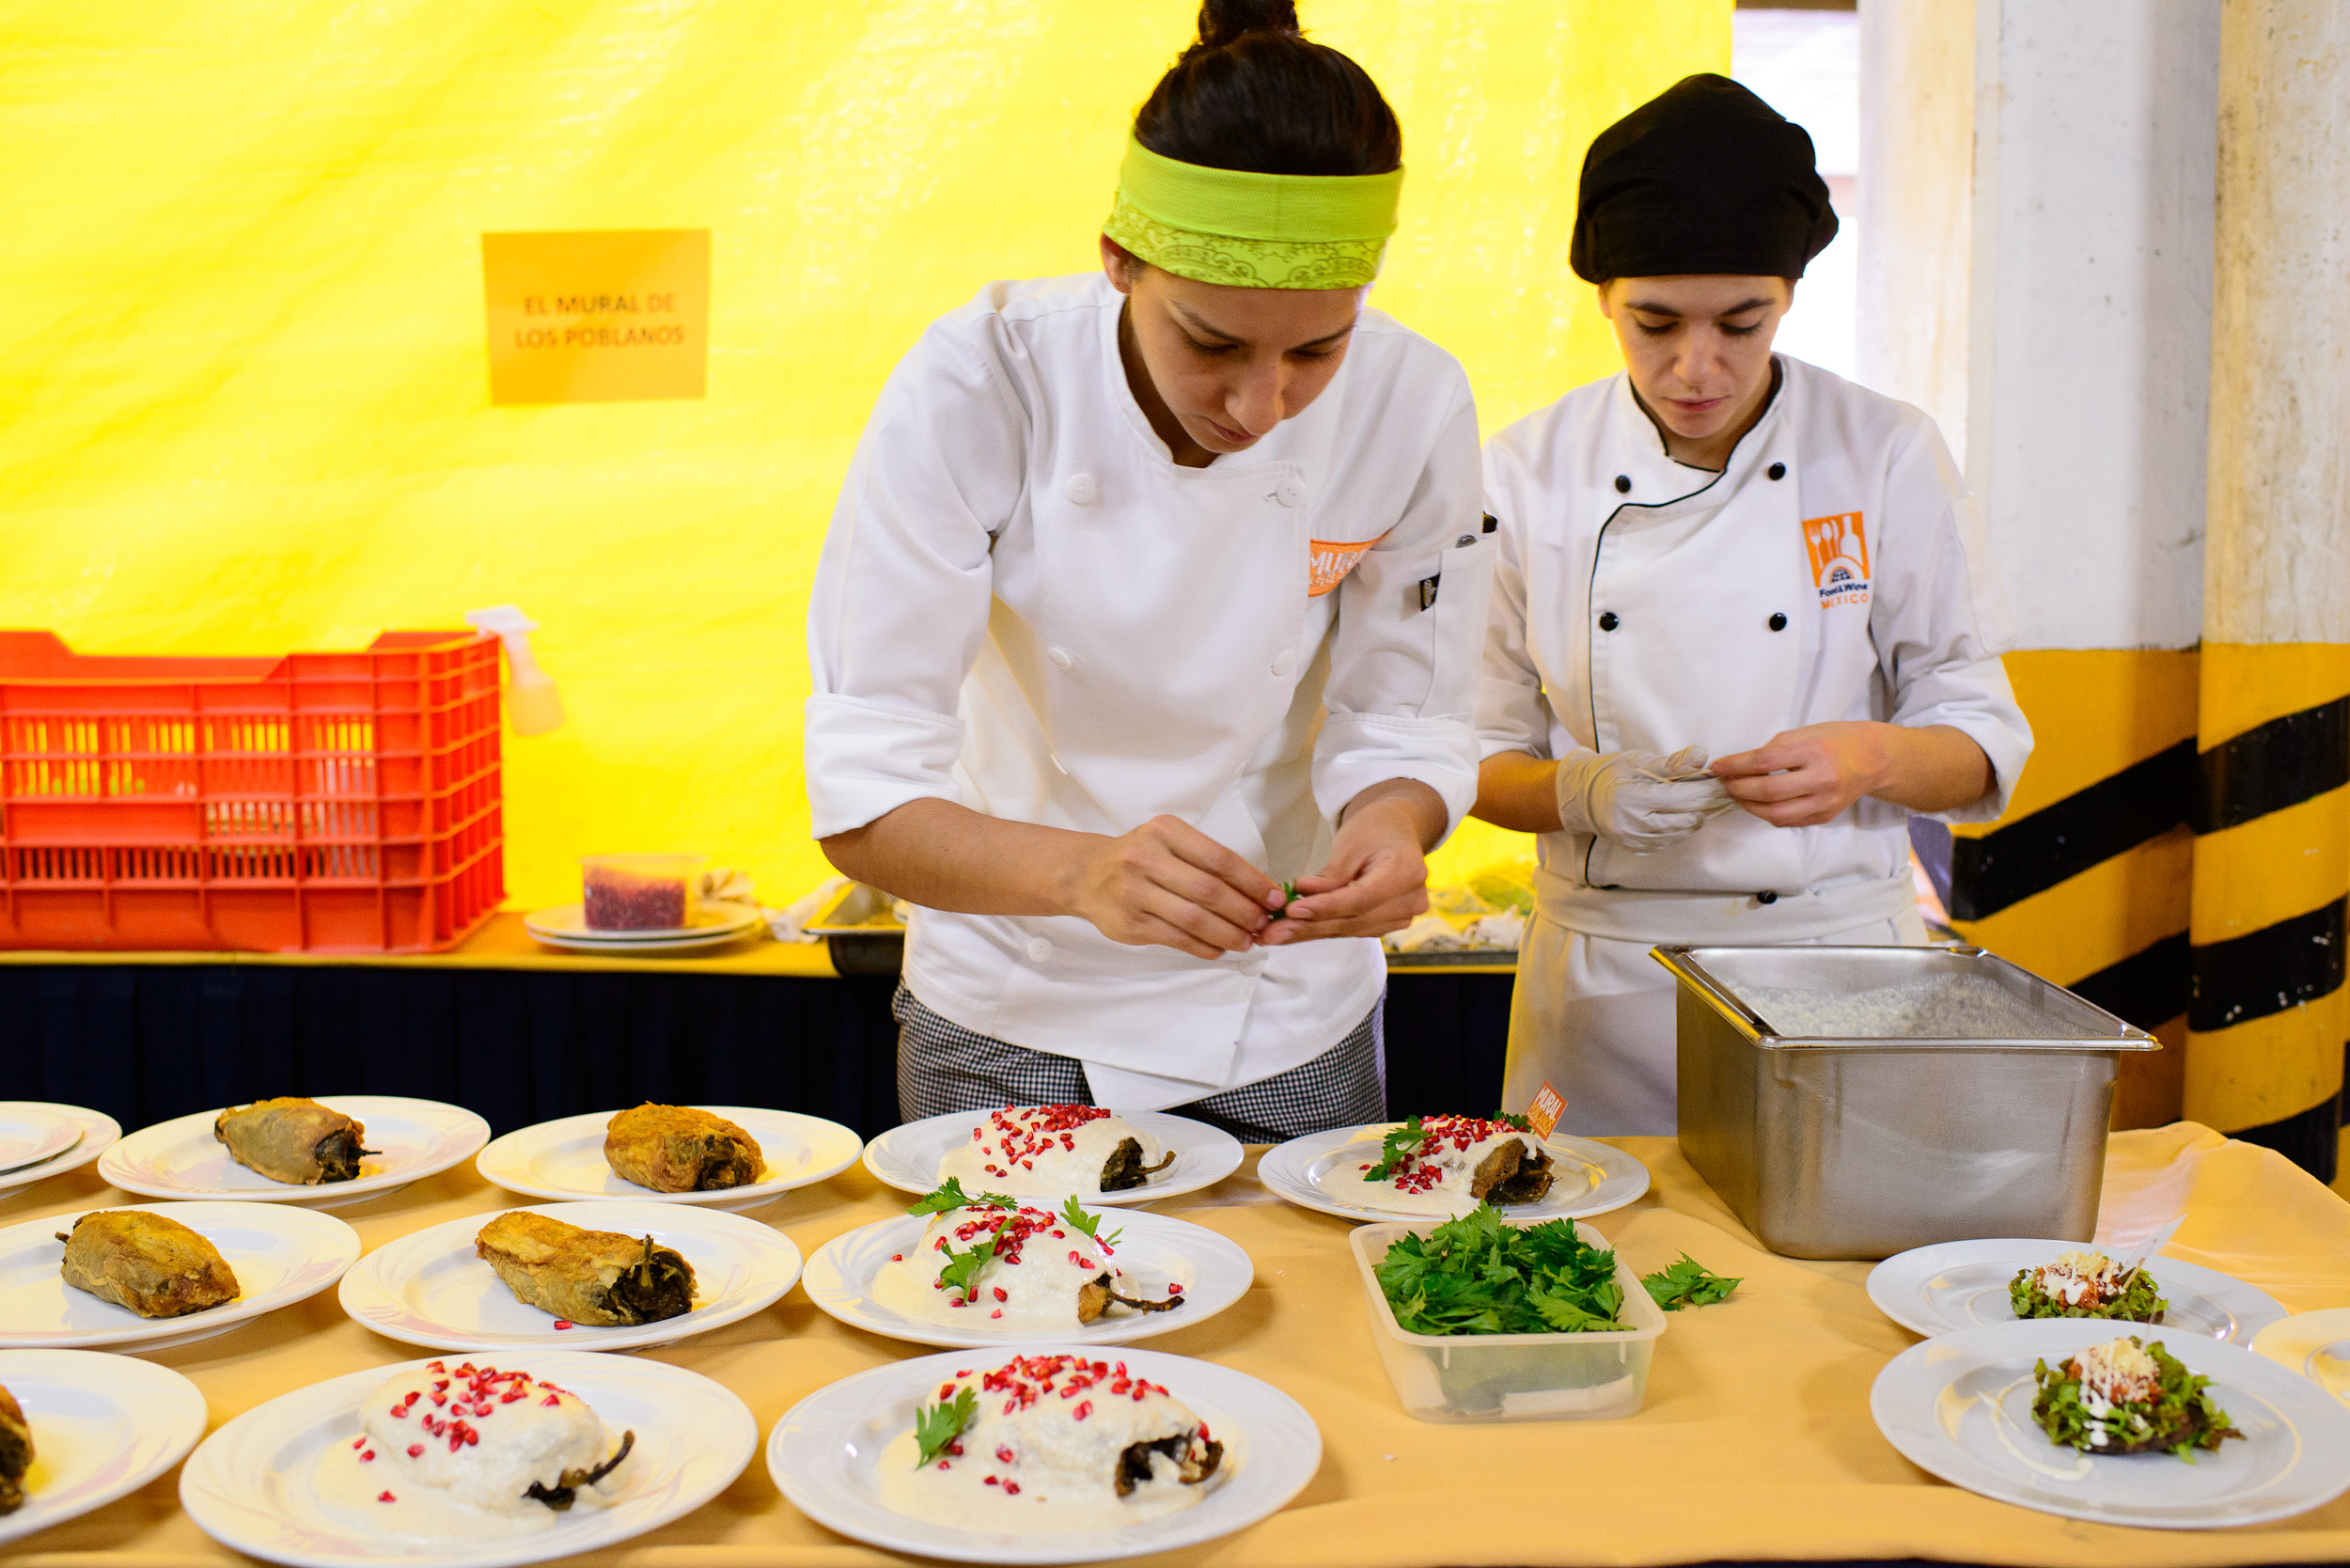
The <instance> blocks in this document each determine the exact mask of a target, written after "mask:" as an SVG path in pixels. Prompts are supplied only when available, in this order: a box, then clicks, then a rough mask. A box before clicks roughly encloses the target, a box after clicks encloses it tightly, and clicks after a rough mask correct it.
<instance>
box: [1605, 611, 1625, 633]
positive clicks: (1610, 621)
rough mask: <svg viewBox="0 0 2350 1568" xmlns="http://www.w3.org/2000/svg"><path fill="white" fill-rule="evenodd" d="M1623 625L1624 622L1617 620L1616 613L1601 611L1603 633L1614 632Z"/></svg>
mask: <svg viewBox="0 0 2350 1568" xmlns="http://www.w3.org/2000/svg"><path fill="white" fill-rule="evenodd" d="M1622 624H1623V622H1622V621H1621V620H1618V619H1616V612H1615V611H1613V610H1602V611H1600V612H1599V629H1600V630H1601V631H1603V632H1612V631H1614V630H1615V629H1616V628H1617V627H1619V626H1621V625H1622Z"/></svg>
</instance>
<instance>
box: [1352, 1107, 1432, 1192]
mask: <svg viewBox="0 0 2350 1568" xmlns="http://www.w3.org/2000/svg"><path fill="white" fill-rule="evenodd" d="M1426 1137H1428V1129H1427V1128H1426V1127H1424V1126H1422V1125H1421V1124H1420V1120H1419V1118H1418V1117H1417V1116H1415V1117H1413V1118H1412V1119H1411V1120H1410V1121H1406V1122H1405V1123H1403V1125H1402V1126H1401V1127H1398V1128H1396V1129H1395V1130H1394V1131H1393V1132H1391V1133H1389V1134H1388V1135H1387V1137H1386V1138H1385V1139H1384V1140H1382V1142H1381V1144H1380V1150H1379V1163H1378V1164H1377V1165H1374V1166H1372V1167H1371V1168H1370V1169H1369V1170H1366V1171H1364V1172H1363V1180H1364V1181H1366V1182H1384V1181H1386V1180H1387V1177H1388V1176H1389V1175H1391V1174H1392V1173H1393V1172H1394V1170H1395V1168H1396V1167H1397V1166H1399V1165H1402V1163H1403V1162H1404V1161H1405V1160H1407V1159H1409V1158H1411V1156H1412V1152H1413V1151H1414V1150H1416V1149H1418V1147H1419V1146H1420V1143H1421V1141H1422V1140H1423V1139H1425V1138H1426Z"/></svg>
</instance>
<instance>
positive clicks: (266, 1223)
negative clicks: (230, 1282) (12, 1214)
mask: <svg viewBox="0 0 2350 1568" xmlns="http://www.w3.org/2000/svg"><path fill="white" fill-rule="evenodd" d="M122 1209H141V1210H144V1211H146V1212H147V1213H149V1214H156V1215H164V1216H165V1217H167V1218H170V1219H176V1220H178V1221H179V1222H180V1224H182V1225H184V1226H186V1227H187V1228H188V1229H189V1230H191V1231H195V1232H196V1234H197V1235H199V1236H202V1237H203V1238H204V1239H205V1240H206V1241H208V1242H211V1244H212V1246H213V1247H216V1248H218V1249H219V1252H220V1255H221V1257H222V1258H223V1259H225V1260H226V1261H227V1264H228V1266H229V1267H230V1268H232V1269H234V1270H235V1271H236V1275H237V1289H238V1293H239V1294H238V1296H237V1299H236V1300H234V1301H229V1302H224V1303H222V1304H221V1305H220V1306H218V1307H208V1308H206V1309H204V1310H203V1311H200V1312H190V1313H188V1314H187V1315H186V1316H185V1317H178V1318H143V1317H141V1316H139V1315H138V1314H137V1313H136V1312H133V1310H131V1309H129V1308H128V1307H118V1306H116V1305H115V1304H114V1303H113V1302H111V1301H101V1300H100V1299H99V1298H98V1297H96V1296H94V1295H92V1294H89V1293H88V1292H87V1291H77V1290H75V1289H74V1288H73V1287H72V1286H71V1285H69V1284H67V1283H66V1282H65V1276H64V1275H63V1274H62V1273H61V1272H59V1269H58V1263H59V1262H60V1261H61V1260H62V1259H63V1258H64V1257H65V1243H63V1242H61V1241H59V1240H58V1239H57V1234H58V1232H60V1231H71V1230H72V1229H73V1222H74V1221H75V1220H77V1219H79V1218H81V1216H82V1215H84V1214H94V1213H98V1212H100V1211H97V1210H90V1209H84V1210H77V1211H76V1212H74V1213H72V1214H67V1215H44V1216H43V1217H42V1218H39V1219H32V1220H26V1221H25V1222H24V1224H22V1225H11V1226H9V1227H8V1229H7V1230H5V1231H0V1346H20V1345H21V1346H24V1347H26V1348H32V1347H35V1346H39V1347H43V1348H71V1349H76V1350H94V1349H96V1348H97V1347H99V1346H100V1345H119V1346H121V1347H122V1348H124V1349H126V1350H130V1351H133V1352H143V1351H149V1350H165V1349H168V1348H170V1347H171V1346H173V1345H184V1344H192V1343H194V1342H195V1341H197V1340H209V1339H211V1337H212V1336H213V1335H215V1334H225V1333H227V1331H228V1330H229V1329H231V1328H234V1327H236V1326H237V1325H239V1324H241V1323H244V1322H247V1321H248V1320H250V1319H253V1318H258V1317H259V1316H260V1315H261V1314H262V1313H263V1312H274V1311H275V1310H276V1309H278V1308H280V1307H290V1306H292V1305H293V1304H294V1303H295V1302H297V1301H304V1300H306V1299H308V1298H309V1297H311V1296H314V1295H316V1294H319V1292H321V1291H322V1290H324V1289H326V1287H327V1286H329V1285H331V1284H333V1283H334V1282H335V1281H336V1280H337V1279H340V1278H342V1277H343V1270H345V1269H347V1268H349V1267H350V1266H351V1265H352V1263H353V1262H357V1261H358V1257H359V1232H358V1231H353V1230H352V1228H351V1227H350V1226H348V1225H345V1224H344V1223H343V1222H342V1221H341V1220H339V1219H337V1218H336V1217H335V1216H334V1215H322V1214H316V1213H313V1212H311V1211H310V1210H307V1209H290V1208H284V1207H280V1206H277V1205H274V1204H266V1203H261V1204H256V1203H172V1204H168V1205H166V1204H157V1203H124V1204H119V1205H117V1206H116V1207H115V1208H113V1209H110V1210H108V1211H106V1212H109V1213H118V1212H120V1210H122Z"/></svg>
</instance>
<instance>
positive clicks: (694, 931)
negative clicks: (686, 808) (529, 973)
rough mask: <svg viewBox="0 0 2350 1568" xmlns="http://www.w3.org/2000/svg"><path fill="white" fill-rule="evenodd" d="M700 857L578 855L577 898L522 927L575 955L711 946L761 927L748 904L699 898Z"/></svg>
mask: <svg viewBox="0 0 2350 1568" xmlns="http://www.w3.org/2000/svg"><path fill="white" fill-rule="evenodd" d="M709 866H710V856H708V855H581V856H580V857H579V867H580V892H581V899H580V902H577V903H572V904H564V905H562V906H561V907H559V908H556V909H545V910H540V912H539V913H538V914H536V915H533V916H530V917H527V918H526V919H525V920H524V922H523V927H524V929H525V930H526V931H528V932H529V933H530V934H531V935H532V936H534V937H536V938H537V939H538V940H540V941H541V942H544V943H546V944H548V945H549V946H550V947H556V948H567V949H572V951H574V952H632V953H640V954H642V953H654V954H658V953H661V952H669V951H676V950H681V949H701V948H709V947H716V946H719V945H721V944H723V943H727V942H731V941H734V940H735V939H737V938H738V937H741V936H743V935H744V934H746V933H753V932H754V931H755V930H756V929H757V928H758V927H759V925H760V917H759V908H758V906H757V905H756V904H754V903H738V902H731V901H725V900H713V901H711V902H704V901H703V899H702V884H703V873H704V872H705V871H706V870H708V869H709Z"/></svg>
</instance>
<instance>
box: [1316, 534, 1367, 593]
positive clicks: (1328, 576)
mask: <svg viewBox="0 0 2350 1568" xmlns="http://www.w3.org/2000/svg"><path fill="white" fill-rule="evenodd" d="M1378 542H1379V541H1377V540H1375V539H1367V540H1364V541H1362V542H1361V543H1359V544H1357V543H1353V542H1349V541H1340V542H1339V543H1335V544H1334V543H1331V542H1330V541H1327V540H1320V539H1318V540H1315V541H1313V567H1314V576H1313V584H1312V586H1311V587H1309V588H1308V589H1307V590H1306V597H1307V598H1308V599H1319V598H1321V597H1322V596H1323V595H1324V594H1325V593H1327V592H1329V591H1330V590H1331V589H1332V588H1337V587H1338V586H1339V584H1340V583H1341V582H1343V581H1345V580H1346V574H1347V573H1348V572H1352V571H1354V570H1355V562H1356V561H1358V560H1361V559H1362V558H1363V557H1365V556H1367V555H1369V554H1370V553H1371V546H1372V545H1374V544H1376V543H1378Z"/></svg>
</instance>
